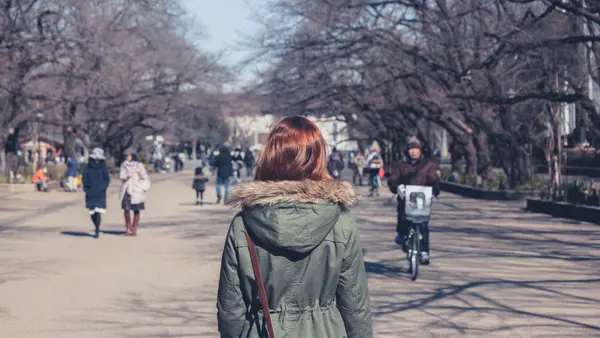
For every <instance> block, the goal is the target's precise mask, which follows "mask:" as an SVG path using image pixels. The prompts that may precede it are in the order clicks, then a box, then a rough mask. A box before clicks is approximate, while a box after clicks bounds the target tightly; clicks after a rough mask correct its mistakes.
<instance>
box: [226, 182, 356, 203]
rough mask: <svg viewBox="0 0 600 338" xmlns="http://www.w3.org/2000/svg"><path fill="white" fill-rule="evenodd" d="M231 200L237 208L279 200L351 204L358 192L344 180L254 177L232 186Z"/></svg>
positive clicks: (278, 201)
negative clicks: (266, 178) (272, 179)
mask: <svg viewBox="0 0 600 338" xmlns="http://www.w3.org/2000/svg"><path fill="white" fill-rule="evenodd" d="M230 196H231V197H230V199H229V202H228V204H229V205H231V206H233V207H235V208H247V207H254V206H273V205H275V204H279V203H291V204H295V203H313V204H318V203H325V202H330V203H335V204H339V205H342V206H344V207H349V206H350V205H352V204H354V202H356V194H355V193H354V190H353V189H352V186H351V185H350V184H349V183H346V182H341V181H311V180H304V181H280V182H264V181H254V182H251V183H246V184H242V185H240V186H237V187H235V188H233V189H232V191H231V194H230Z"/></svg>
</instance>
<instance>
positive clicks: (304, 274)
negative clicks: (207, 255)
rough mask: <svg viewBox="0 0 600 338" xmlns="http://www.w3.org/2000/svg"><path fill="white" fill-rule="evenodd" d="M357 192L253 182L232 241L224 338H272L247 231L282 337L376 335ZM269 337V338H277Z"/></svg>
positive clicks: (222, 290) (236, 199)
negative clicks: (353, 210)
mask: <svg viewBox="0 0 600 338" xmlns="http://www.w3.org/2000/svg"><path fill="white" fill-rule="evenodd" d="M354 200H355V194H354V192H353V190H352V188H351V186H350V185H349V184H347V183H343V182H339V181H323V182H316V181H309V180H306V181H298V182H296V181H294V182H252V183H249V184H245V185H242V186H240V187H239V188H236V189H234V191H232V195H231V199H230V204H232V205H234V206H236V207H238V208H241V209H242V211H241V212H240V213H239V214H238V215H237V216H235V218H234V219H233V222H232V223H231V226H230V228H229V232H228V235H227V239H226V243H225V248H224V250H223V260H222V263H221V275H220V281H219V292H218V300H217V310H218V314H217V318H218V324H219V325H218V326H219V332H220V333H221V337H228V338H229V337H231V338H233V337H235V338H238V337H244V338H258V337H267V336H268V335H267V332H266V327H265V326H264V322H263V315H262V310H261V306H260V300H259V297H258V288H257V284H256V281H255V278H254V272H253V270H252V263H251V261H250V253H249V251H248V243H247V241H246V237H245V232H246V229H247V230H248V233H249V235H250V236H251V238H252V239H253V241H254V242H255V244H256V250H257V252H258V260H259V264H260V269H261V274H262V276H263V281H264V284H265V289H266V292H267V299H268V302H269V309H270V312H271V318H272V322H273V326H274V331H275V337H276V338H283V337H288V338H371V337H373V332H372V323H371V312H370V300H369V293H368V285H367V275H366V272H365V266H364V262H363V257H362V249H361V246H360V242H359V236H358V232H357V229H356V226H355V223H354V218H353V217H352V216H351V215H350V214H349V212H348V206H349V205H351V204H352V203H353V202H354ZM275 337H270V338H275Z"/></svg>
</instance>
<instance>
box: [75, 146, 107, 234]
mask: <svg viewBox="0 0 600 338" xmlns="http://www.w3.org/2000/svg"><path fill="white" fill-rule="evenodd" d="M105 160H106V158H105V157H104V150H102V149H100V148H94V149H92V152H91V154H90V159H89V160H88V164H87V165H86V166H85V169H84V170H83V177H82V186H83V191H84V192H85V207H86V208H87V209H88V210H89V211H90V216H91V218H92V222H93V223H94V228H95V235H94V237H95V238H98V237H99V236H100V223H101V222H102V215H103V214H104V213H106V190H107V189H108V186H109V185H110V175H109V174H108V167H107V166H106V162H105Z"/></svg>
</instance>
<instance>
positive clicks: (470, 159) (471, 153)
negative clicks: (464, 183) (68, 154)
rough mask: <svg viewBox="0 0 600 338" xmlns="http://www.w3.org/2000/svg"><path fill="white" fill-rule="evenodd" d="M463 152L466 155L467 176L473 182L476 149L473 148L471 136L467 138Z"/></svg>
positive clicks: (475, 171) (475, 174)
mask: <svg viewBox="0 0 600 338" xmlns="http://www.w3.org/2000/svg"><path fill="white" fill-rule="evenodd" d="M465 152H466V153H467V168H466V169H467V170H466V171H467V175H468V176H469V178H470V179H471V181H473V180H474V179H475V177H476V176H477V148H475V143H474V142H473V137H471V136H469V137H468V138H467V144H466V145H465Z"/></svg>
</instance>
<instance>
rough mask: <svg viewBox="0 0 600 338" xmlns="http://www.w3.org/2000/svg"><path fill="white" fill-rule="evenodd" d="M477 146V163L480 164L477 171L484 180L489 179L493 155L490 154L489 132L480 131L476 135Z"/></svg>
mask: <svg viewBox="0 0 600 338" xmlns="http://www.w3.org/2000/svg"><path fill="white" fill-rule="evenodd" d="M475 146H476V147H477V163H478V165H479V168H478V169H477V173H478V174H480V175H481V176H482V178H483V179H484V180H489V179H490V178H491V174H492V157H491V155H490V145H489V142H488V136H487V134H485V133H484V132H482V131H480V132H479V133H478V134H477V136H476V137H475Z"/></svg>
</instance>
